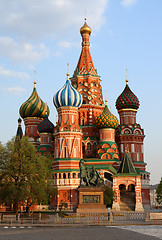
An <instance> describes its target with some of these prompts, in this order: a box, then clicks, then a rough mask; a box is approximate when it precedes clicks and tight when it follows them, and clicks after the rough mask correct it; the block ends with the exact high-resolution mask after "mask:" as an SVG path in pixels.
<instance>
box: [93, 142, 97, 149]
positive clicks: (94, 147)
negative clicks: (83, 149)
mask: <svg viewBox="0 0 162 240" xmlns="http://www.w3.org/2000/svg"><path fill="white" fill-rule="evenodd" d="M96 149H97V143H96V142H94V143H93V150H94V151H95V150H96Z"/></svg>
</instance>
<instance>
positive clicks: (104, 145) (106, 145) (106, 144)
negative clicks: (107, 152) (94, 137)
mask: <svg viewBox="0 0 162 240" xmlns="http://www.w3.org/2000/svg"><path fill="white" fill-rule="evenodd" d="M110 147H111V146H110V145H109V144H108V143H104V144H103V145H102V148H110Z"/></svg>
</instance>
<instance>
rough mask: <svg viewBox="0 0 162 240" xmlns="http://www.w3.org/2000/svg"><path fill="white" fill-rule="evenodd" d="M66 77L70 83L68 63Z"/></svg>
mask: <svg viewBox="0 0 162 240" xmlns="http://www.w3.org/2000/svg"><path fill="white" fill-rule="evenodd" d="M66 76H67V81H69V63H67V73H66Z"/></svg>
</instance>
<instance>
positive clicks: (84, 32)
mask: <svg viewBox="0 0 162 240" xmlns="http://www.w3.org/2000/svg"><path fill="white" fill-rule="evenodd" d="M80 34H81V36H82V50H81V54H80V57H79V61H78V64H77V67H76V69H75V71H74V74H73V77H72V78H71V83H72V86H73V87H75V88H76V89H77V90H78V91H79V92H80V93H81V95H82V97H83V104H82V106H81V107H80V109H79V115H78V119H79V125H81V126H82V132H83V142H82V150H83V156H85V157H86V156H88V157H94V151H95V150H96V149H95V148H96V145H97V139H98V137H99V130H98V129H97V128H96V127H95V117H97V116H99V115H100V114H101V112H102V111H103V109H104V102H103V97H102V87H101V84H100V82H101V79H100V76H99V75H98V74H97V70H96V69H95V67H94V64H93V61H92V57H91V54H90V49H89V46H90V42H89V37H90V35H91V28H90V27H89V26H88V25H87V23H86V18H85V23H84V25H83V26H82V27H81V29H80Z"/></svg>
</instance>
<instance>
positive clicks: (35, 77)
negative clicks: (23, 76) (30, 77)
mask: <svg viewBox="0 0 162 240" xmlns="http://www.w3.org/2000/svg"><path fill="white" fill-rule="evenodd" d="M34 78H35V81H34V88H36V83H37V82H36V71H35V70H34Z"/></svg>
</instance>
